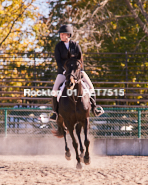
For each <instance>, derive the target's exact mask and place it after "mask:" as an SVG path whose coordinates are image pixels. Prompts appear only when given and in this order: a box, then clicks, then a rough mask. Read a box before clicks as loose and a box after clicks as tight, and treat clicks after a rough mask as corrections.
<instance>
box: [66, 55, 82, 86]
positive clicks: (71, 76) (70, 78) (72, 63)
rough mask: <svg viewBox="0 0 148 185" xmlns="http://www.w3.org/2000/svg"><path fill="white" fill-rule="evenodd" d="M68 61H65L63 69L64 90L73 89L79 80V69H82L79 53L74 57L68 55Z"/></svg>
mask: <svg viewBox="0 0 148 185" xmlns="http://www.w3.org/2000/svg"><path fill="white" fill-rule="evenodd" d="M68 58H69V59H68V60H67V61H66V63H65V65H64V67H65V69H66V73H65V76H66V83H65V84H66V88H67V89H73V88H74V86H75V84H76V83H77V82H78V81H79V80H80V79H81V68H82V61H81V60H80V59H81V53H79V54H78V56H77V58H76V57H71V56H70V53H69V56H68Z"/></svg>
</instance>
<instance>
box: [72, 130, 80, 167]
mask: <svg viewBox="0 0 148 185" xmlns="http://www.w3.org/2000/svg"><path fill="white" fill-rule="evenodd" d="M69 133H70V136H71V138H72V144H73V147H74V149H75V152H76V159H77V161H78V162H77V166H76V167H77V168H78V169H81V168H82V165H81V159H80V156H79V154H78V143H77V142H76V138H75V136H74V128H72V129H71V130H69Z"/></svg>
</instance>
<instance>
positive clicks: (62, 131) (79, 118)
mask: <svg viewBox="0 0 148 185" xmlns="http://www.w3.org/2000/svg"><path fill="white" fill-rule="evenodd" d="M80 58H81V54H79V56H78V57H77V59H76V58H70V56H69V59H68V60H67V62H66V63H65V66H64V67H65V69H66V73H65V76H66V82H65V88H64V90H63V93H62V96H61V98H60V100H59V106H58V119H57V124H58V130H57V131H56V132H54V134H55V135H56V136H59V137H60V136H61V137H62V136H64V139H65V151H66V153H65V157H66V159H68V160H69V159H70V157H71V153H70V149H69V148H68V145H67V140H66V133H67V131H68V132H69V134H70V136H71V138H72V144H73V147H74V149H75V152H76V159H77V168H82V165H81V161H82V160H83V161H84V163H85V164H90V156H89V144H90V141H89V139H88V130H89V112H90V109H91V104H90V98H89V95H88V94H85V95H84V96H83V88H82V84H81V66H82V62H81V60H80ZM68 92H70V93H68ZM82 128H83V129H84V136H85V140H84V145H85V149H86V150H85V152H84V147H83V145H82V142H81V136H80V133H81V130H82ZM74 130H76V134H77V137H78V140H79V144H80V152H81V154H80V155H79V152H78V143H77V141H76V138H75V135H74Z"/></svg>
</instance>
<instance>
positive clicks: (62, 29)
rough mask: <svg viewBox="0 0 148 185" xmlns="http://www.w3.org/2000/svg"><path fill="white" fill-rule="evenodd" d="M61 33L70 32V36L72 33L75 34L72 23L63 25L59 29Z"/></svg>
mask: <svg viewBox="0 0 148 185" xmlns="http://www.w3.org/2000/svg"><path fill="white" fill-rule="evenodd" d="M59 33H69V34H70V37H71V36H72V34H73V29H72V26H70V25H63V26H61V27H60V29H59Z"/></svg>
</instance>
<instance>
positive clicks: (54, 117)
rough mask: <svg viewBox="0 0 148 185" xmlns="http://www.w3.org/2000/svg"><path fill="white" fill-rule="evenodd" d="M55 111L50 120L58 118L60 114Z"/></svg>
mask: <svg viewBox="0 0 148 185" xmlns="http://www.w3.org/2000/svg"><path fill="white" fill-rule="evenodd" d="M52 113H53V115H52V116H50V120H52V121H55V122H56V121H57V119H58V114H57V113H56V112H52Z"/></svg>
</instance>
